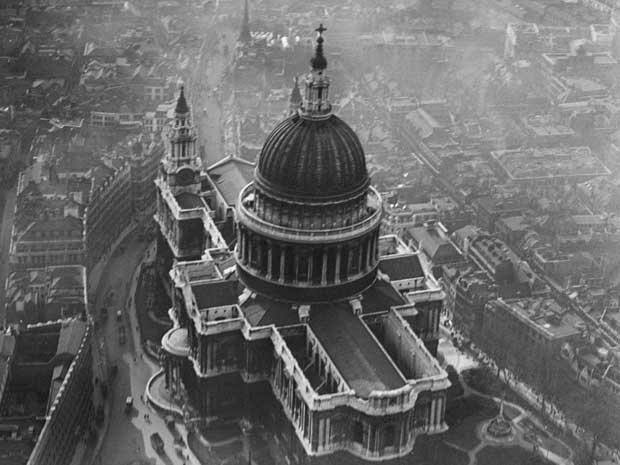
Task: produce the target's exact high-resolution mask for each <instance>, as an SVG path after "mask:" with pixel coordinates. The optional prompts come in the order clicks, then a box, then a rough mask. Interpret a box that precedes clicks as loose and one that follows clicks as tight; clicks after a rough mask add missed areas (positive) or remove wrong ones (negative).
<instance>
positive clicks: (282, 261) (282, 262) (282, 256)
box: [278, 246, 286, 283]
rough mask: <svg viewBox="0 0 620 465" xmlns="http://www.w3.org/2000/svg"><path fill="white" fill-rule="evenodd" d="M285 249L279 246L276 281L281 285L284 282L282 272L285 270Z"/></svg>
mask: <svg viewBox="0 0 620 465" xmlns="http://www.w3.org/2000/svg"><path fill="white" fill-rule="evenodd" d="M285 257H286V247H283V246H280V276H279V277H278V281H280V282H281V283H283V282H284V270H285V260H286V258H285Z"/></svg>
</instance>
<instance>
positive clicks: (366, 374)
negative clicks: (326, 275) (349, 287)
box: [310, 303, 406, 397]
mask: <svg viewBox="0 0 620 465" xmlns="http://www.w3.org/2000/svg"><path fill="white" fill-rule="evenodd" d="M310 328H311V329H312V331H313V332H314V333H315V334H316V336H317V338H318V339H319V341H320V342H321V344H322V345H323V348H324V349H325V350H326V352H327V354H328V355H329V357H330V359H331V360H332V362H333V363H334V365H335V366H336V368H337V369H338V371H339V372H340V373H341V374H342V376H343V377H344V379H345V381H346V382H347V384H348V385H349V386H350V387H351V388H352V389H354V390H355V392H356V394H357V395H359V396H360V397H368V396H369V395H370V393H371V392H372V391H374V390H380V391H385V390H392V389H397V388H400V387H402V386H404V385H405V383H406V381H405V379H404V378H403V376H402V374H401V373H400V372H399V371H398V370H397V369H396V367H395V365H394V364H393V362H392V361H391V360H390V358H389V357H388V356H387V354H386V353H385V352H384V350H383V348H382V347H381V346H380V344H379V343H378V342H377V340H376V339H375V338H374V337H373V335H372V333H371V332H370V330H369V329H368V327H367V326H366V325H365V324H364V323H363V322H362V321H361V320H360V319H359V318H358V317H356V316H355V315H354V314H353V311H352V309H351V308H350V307H349V306H348V304H345V303H342V304H331V305H329V304H328V305H316V306H313V307H312V310H311V312H310ZM343 328H346V337H343V333H342V331H343Z"/></svg>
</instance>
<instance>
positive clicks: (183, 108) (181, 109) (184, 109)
mask: <svg viewBox="0 0 620 465" xmlns="http://www.w3.org/2000/svg"><path fill="white" fill-rule="evenodd" d="M174 112H175V113H176V114H177V115H185V114H187V113H189V107H188V106H187V101H186V100H185V92H184V86H181V92H180V93H179V98H178V99H177V107H176V108H175V110H174Z"/></svg>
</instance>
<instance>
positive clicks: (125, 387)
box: [94, 235, 184, 465]
mask: <svg viewBox="0 0 620 465" xmlns="http://www.w3.org/2000/svg"><path fill="white" fill-rule="evenodd" d="M146 248H147V244H144V243H140V242H138V241H137V240H136V239H135V237H134V236H132V235H130V236H129V237H128V239H127V240H126V241H125V242H124V243H123V244H122V245H121V246H120V247H119V249H121V250H123V252H122V253H118V252H117V253H114V254H113V256H112V257H111V258H110V261H109V262H108V266H107V267H106V269H105V271H104V272H103V274H102V277H101V281H100V284H99V289H98V292H97V297H96V305H95V307H94V309H96V312H99V311H100V309H101V308H102V307H106V308H107V309H108V315H109V316H108V319H107V322H106V324H105V325H104V326H103V328H102V330H103V335H104V338H105V351H106V355H107V360H108V364H109V366H110V367H111V366H116V367H117V373H116V375H115V376H114V378H113V379H112V380H111V382H110V393H109V397H110V399H109V403H110V407H111V409H110V413H109V418H108V419H107V422H108V424H107V427H106V428H104V431H105V433H104V434H105V438H104V439H103V444H102V448H101V452H100V454H99V457H98V458H97V460H95V462H94V463H96V464H101V465H123V464H129V463H132V462H136V461H138V463H140V461H145V462H148V463H157V464H168V465H169V464H178V465H181V464H183V462H184V461H183V460H182V459H181V458H179V457H178V456H176V455H174V447H173V446H172V444H173V439H174V438H173V437H172V434H171V433H170V432H169V430H168V429H167V428H166V426H165V424H164V420H163V419H161V418H160V417H159V415H158V414H157V413H156V412H154V411H153V410H151V409H149V408H148V407H147V406H146V405H145V404H144V402H142V401H141V399H142V398H143V393H144V389H145V386H146V383H147V381H148V379H149V378H150V377H151V375H152V374H153V373H155V372H156V371H157V370H158V369H159V366H158V365H157V364H156V363H155V362H153V361H151V360H150V359H149V358H148V357H147V355H145V354H144V353H143V350H142V347H141V344H140V340H139V337H138V329H137V318H136V315H135V307H134V306H133V294H134V292H135V286H136V281H137V280H136V278H137V271H138V266H139V264H140V263H141V261H142V260H143V258H144V255H145V250H146ZM129 302H131V305H129ZM117 310H121V312H122V318H121V321H117V319H116V312H117ZM120 325H123V326H124V327H125V328H126V334H127V340H126V342H125V343H124V344H121V343H120V341H119V329H118V327H119V326H120ZM128 329H130V331H128ZM128 396H132V397H133V399H134V403H133V407H134V408H133V411H132V412H131V413H130V414H127V413H125V399H126V398H127V397H128ZM145 414H149V416H150V421H147V418H145ZM155 431H157V432H159V434H160V435H161V437H162V438H163V440H164V443H165V453H166V454H165V455H162V456H159V455H158V454H157V453H156V452H155V451H154V450H153V448H152V446H151V442H150V439H149V436H150V434H151V433H153V432H155Z"/></svg>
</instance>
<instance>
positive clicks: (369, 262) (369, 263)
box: [366, 236, 374, 270]
mask: <svg viewBox="0 0 620 465" xmlns="http://www.w3.org/2000/svg"><path fill="white" fill-rule="evenodd" d="M366 247H367V248H366V269H367V270H369V269H370V268H371V267H372V265H373V263H374V261H373V259H372V236H371V237H369V238H368V245H367V246H366Z"/></svg>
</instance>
